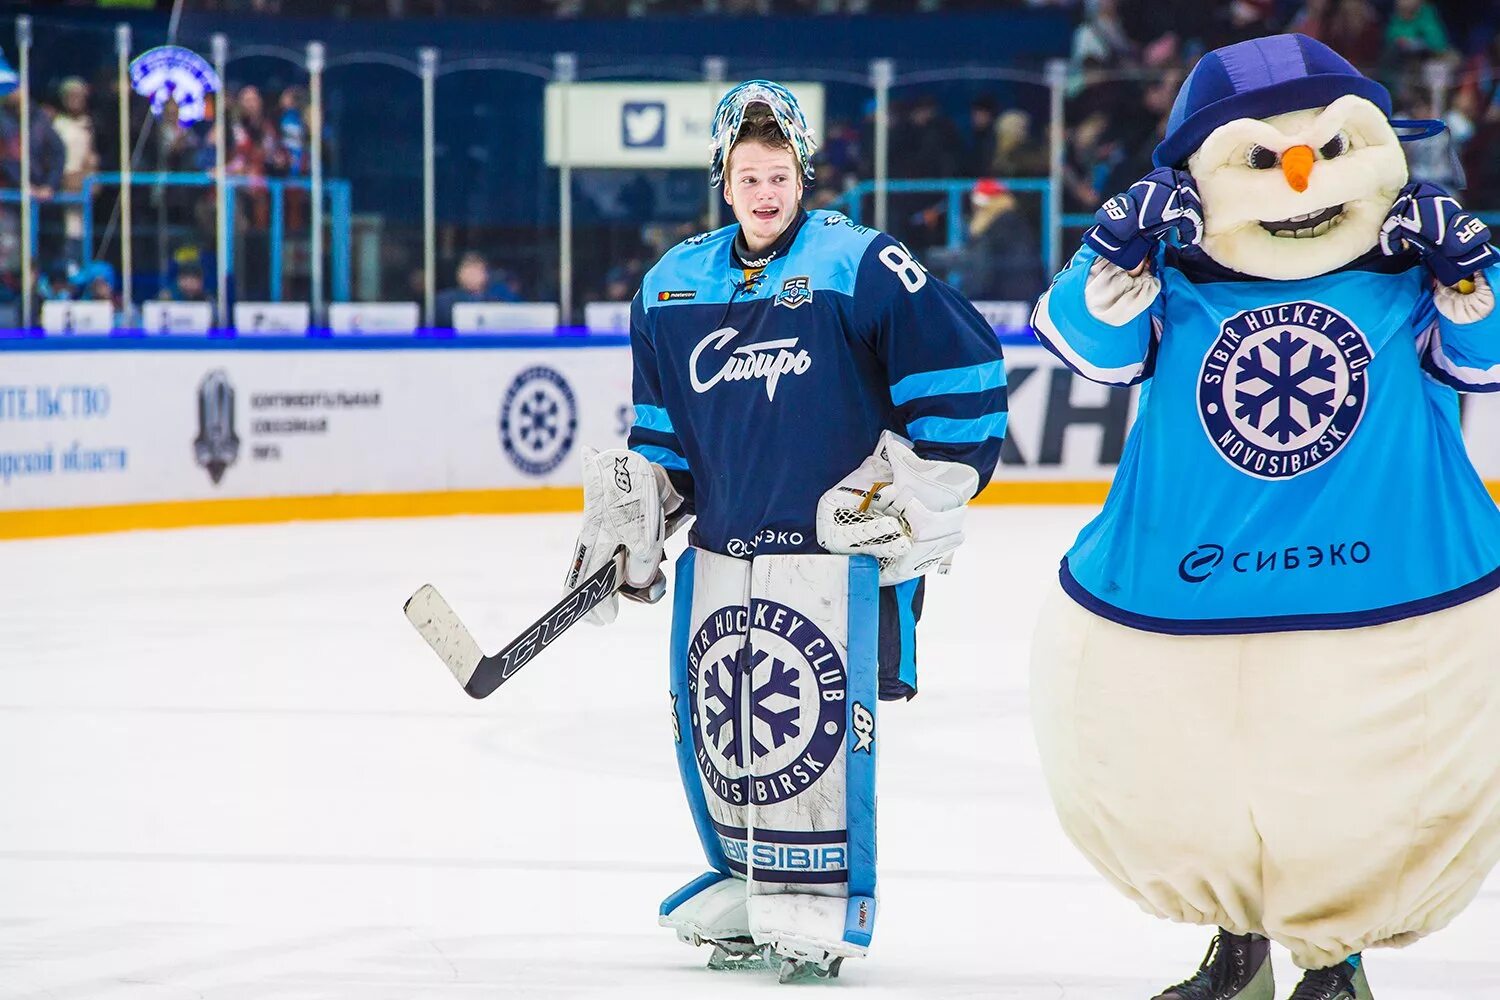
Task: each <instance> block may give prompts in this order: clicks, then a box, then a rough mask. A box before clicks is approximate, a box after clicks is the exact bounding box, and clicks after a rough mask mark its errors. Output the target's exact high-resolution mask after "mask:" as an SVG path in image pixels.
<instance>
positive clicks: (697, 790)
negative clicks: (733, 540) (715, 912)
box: [671, 547, 750, 877]
mask: <svg viewBox="0 0 1500 1000" xmlns="http://www.w3.org/2000/svg"><path fill="white" fill-rule="evenodd" d="M675 579H676V584H675V586H676V590H675V593H674V594H673V607H672V656H671V695H672V728H673V736H674V738H675V740H676V746H677V767H678V771H679V773H680V775H681V777H682V788H683V791H684V792H685V793H686V794H687V800H688V807H689V809H690V811H691V812H692V815H693V823H694V825H695V826H696V827H697V829H698V839H699V840H700V841H701V842H702V844H703V853H704V855H705V856H706V857H707V859H708V863H709V865H710V866H711V867H712V868H713V869H714V870H715V871H717V872H719V873H720V874H721V875H725V876H729V875H739V876H741V877H743V876H744V874H745V855H746V851H747V848H746V844H745V824H746V812H745V809H746V803H747V791H746V778H745V764H744V760H743V758H742V756H741V749H740V746H739V742H738V733H739V721H738V713H739V707H740V702H741V701H743V698H742V697H741V696H740V688H741V686H742V684H743V673H744V672H743V670H742V665H743V663H744V660H745V635H746V633H747V631H748V630H749V614H750V613H749V601H750V564H749V563H748V562H745V561H744V560H741V559H734V558H731V557H729V556H723V555H719V554H717V553H714V552H707V551H704V550H701V549H697V548H693V547H689V548H688V549H687V550H686V551H685V552H683V554H682V556H681V557H680V558H679V559H678V560H677V572H676V577H675Z"/></svg>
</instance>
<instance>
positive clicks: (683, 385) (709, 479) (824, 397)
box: [630, 211, 1006, 557]
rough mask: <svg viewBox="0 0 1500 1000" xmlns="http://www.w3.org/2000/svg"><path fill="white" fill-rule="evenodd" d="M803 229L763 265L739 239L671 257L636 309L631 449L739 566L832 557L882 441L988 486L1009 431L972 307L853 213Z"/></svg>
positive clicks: (996, 349)
mask: <svg viewBox="0 0 1500 1000" xmlns="http://www.w3.org/2000/svg"><path fill="white" fill-rule="evenodd" d="M792 226H793V228H792V230H791V231H789V233H788V234H787V235H786V236H784V237H783V240H782V241H779V242H778V246H777V247H776V248H773V251H778V252H775V253H774V256H772V259H771V260H770V261H769V262H768V263H766V264H765V266H764V267H758V268H749V269H747V268H746V267H745V266H744V265H745V263H746V262H745V261H743V260H741V259H740V257H739V256H738V255H737V254H736V253H735V251H734V241H735V237H736V236H737V234H738V232H739V227H738V226H729V227H726V228H724V229H720V230H717V231H715V232H712V233H705V234H703V235H701V236H695V237H693V238H692V239H689V240H687V241H685V242H683V243H681V244H679V245H678V246H676V247H673V248H672V249H671V250H669V251H668V252H667V253H666V254H665V255H663V257H662V259H661V260H660V261H659V262H658V263H657V265H656V266H655V267H654V268H652V269H651V271H650V272H649V273H648V274H647V275H646V278H645V280H644V282H643V283H642V286H641V290H640V292H639V293H637V295H636V298H635V301H634V303H633V304H632V308H631V329H630V341H631V353H632V355H633V359H634V364H635V375H634V396H635V404H636V405H635V426H634V427H633V428H632V430H631V432H630V447H631V448H632V449H634V450H635V451H637V452H639V453H641V454H642V455H644V456H646V457H647V458H649V459H650V460H651V461H653V462H656V463H658V464H660V465H662V466H664V467H665V468H666V469H667V470H668V472H669V474H671V476H672V478H673V481H674V482H675V483H676V484H677V486H678V489H679V490H680V491H681V492H682V493H683V494H684V496H685V497H686V498H687V500H688V502H689V503H690V504H691V505H692V509H693V511H694V513H696V514H697V518H698V520H697V525H696V527H695V529H694V543H695V544H697V545H699V546H702V547H704V548H707V549H710V550H712V551H715V552H722V553H727V554H729V555H733V556H740V557H747V556H749V555H750V554H751V553H752V552H755V551H760V552H763V553H765V552H775V553H784V552H817V551H820V550H819V548H818V544H817V535H816V532H815V531H814V516H815V514H816V510H817V503H818V498H819V497H820V496H822V495H823V493H824V492H825V491H826V490H827V489H829V488H830V487H831V486H833V485H834V484H835V483H836V482H838V481H839V480H840V479H842V478H843V477H844V476H846V475H848V474H849V473H850V472H851V471H853V470H854V469H855V467H856V466H858V465H859V463H860V462H861V461H863V460H864V458H865V457H866V456H868V455H869V454H870V453H871V452H872V451H874V448H875V443H876V441H877V439H878V438H879V437H880V433H881V431H883V430H886V429H890V430H893V431H895V432H897V433H899V434H902V435H904V436H905V437H907V438H910V439H911V440H912V441H913V442H914V443H915V446H916V451H917V453H918V454H919V455H921V456H923V457H925V458H935V459H943V460H946V461H957V462H966V463H968V464H970V465H972V466H973V467H974V468H975V469H976V470H977V471H978V472H979V478H980V485H981V487H983V485H984V484H985V483H987V482H988V481H989V478H990V474H991V473H992V472H993V471H994V468H995V463H996V462H997V461H998V459H999V455H1000V441H1001V438H1002V436H1003V435H1004V433H1005V421H1006V400H1005V365H1004V361H1003V360H1002V357H1001V352H1000V345H999V342H998V341H997V339H996V338H995V335H994V332H993V331H992V330H991V329H990V327H989V325H988V324H987V323H986V322H985V321H984V319H983V318H982V317H981V316H980V315H979V313H978V312H977V311H976V310H975V309H974V307H973V306H972V305H970V304H969V302H968V301H967V300H966V299H965V298H964V297H963V296H962V295H960V294H959V293H958V292H957V291H955V290H954V289H953V288H952V287H950V286H948V285H946V284H944V283H943V282H942V281H940V280H938V279H937V278H935V277H933V276H932V275H930V274H928V273H927V272H926V271H925V270H924V269H923V268H922V267H921V266H920V265H919V264H918V263H916V262H915V261H914V260H913V259H912V257H911V255H910V254H908V253H907V251H906V249H905V248H904V247H902V246H901V244H899V243H897V242H896V241H895V240H893V239H891V237H889V236H887V235H885V234H884V233H880V232H877V231H875V230H873V229H870V228H868V227H865V226H857V225H855V224H853V223H852V222H850V221H849V220H848V219H847V218H845V217H844V216H842V215H838V214H835V213H832V212H826V211H815V212H811V213H807V214H805V215H803V216H802V217H801V218H799V219H798V220H796V221H794V222H793V224H792ZM750 263H756V262H750Z"/></svg>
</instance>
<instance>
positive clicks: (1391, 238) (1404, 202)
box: [1380, 181, 1500, 287]
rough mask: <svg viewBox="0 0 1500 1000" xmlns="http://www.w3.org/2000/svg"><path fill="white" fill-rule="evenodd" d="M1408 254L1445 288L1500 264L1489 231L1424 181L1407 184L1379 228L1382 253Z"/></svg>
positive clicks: (1445, 194)
mask: <svg viewBox="0 0 1500 1000" xmlns="http://www.w3.org/2000/svg"><path fill="white" fill-rule="evenodd" d="M1407 251H1410V252H1413V253H1415V254H1417V255H1418V256H1419V257H1421V258H1422V262H1423V263H1425V264H1426V265H1427V269H1428V270H1429V271H1431V272H1432V276H1433V277H1434V278H1436V279H1437V280H1438V282H1439V283H1440V284H1442V285H1443V286H1444V287H1452V286H1454V285H1457V284H1458V283H1459V282H1460V281H1464V280H1466V279H1469V278H1473V277H1474V275H1475V273H1476V272H1478V271H1482V270H1484V269H1485V268H1487V267H1489V266H1491V265H1492V264H1495V263H1497V262H1500V254H1497V253H1496V251H1495V248H1494V247H1492V246H1490V227H1489V226H1486V225H1485V224H1484V222H1482V221H1481V220H1480V219H1479V218H1477V217H1476V216H1474V215H1471V214H1470V213H1468V212H1466V211H1464V208H1463V206H1462V205H1460V204H1459V203H1458V201H1457V199H1455V198H1454V197H1453V196H1452V195H1450V194H1448V192H1446V191H1444V190H1443V189H1442V188H1440V187H1438V186H1437V185H1436V184H1428V183H1426V182H1425V181H1422V182H1418V183H1413V184H1408V185H1406V187H1404V188H1402V189H1401V195H1400V197H1398V198H1397V199H1396V203H1395V204H1394V205H1392V206H1391V211H1390V213H1389V214H1388V215H1387V216H1386V219H1385V224H1384V225H1382V226H1381V227H1380V252H1381V253H1383V254H1385V255H1386V256H1388V257H1394V256H1396V255H1398V254H1401V253H1405V252H1407Z"/></svg>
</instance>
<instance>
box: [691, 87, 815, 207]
mask: <svg viewBox="0 0 1500 1000" xmlns="http://www.w3.org/2000/svg"><path fill="white" fill-rule="evenodd" d="M757 104H759V105H764V106H765V107H766V108H767V109H768V110H769V111H770V112H771V116H772V117H773V118H775V119H776V126H777V127H778V128H780V129H781V134H782V135H784V136H786V138H787V141H788V142H790V143H791V144H792V155H793V156H795V157H796V158H797V163H798V165H800V166H801V167H802V174H803V176H804V177H806V178H807V179H808V180H812V177H813V165H812V157H813V153H814V152H816V151H817V148H818V144H817V142H816V141H815V140H814V139H813V132H812V129H811V128H809V127H808V124H807V118H806V117H804V116H803V114H802V108H801V107H800V106H799V105H798V104H797V98H795V97H793V96H792V92H791V91H790V90H787V89H786V88H785V87H783V86H782V85H781V84H779V83H772V82H771V81H770V80H748V81H746V82H745V83H742V84H740V85H739V86H737V87H734V88H732V89H731V90H730V91H729V93H727V94H725V95H724V97H723V99H722V100H720V101H719V106H718V108H717V109H715V111H714V125H713V139H712V142H711V144H710V147H709V148H710V150H711V162H710V164H709V171H710V173H709V183H710V184H718V183H719V182H720V181H722V180H723V179H724V165H725V162H726V161H727V160H728V158H729V148H730V147H731V146H733V145H734V140H735V138H736V137H737V136H739V134H740V126H741V125H743V124H744V123H745V115H746V114H747V113H748V112H749V110H750V108H751V107H752V106H754V105H757Z"/></svg>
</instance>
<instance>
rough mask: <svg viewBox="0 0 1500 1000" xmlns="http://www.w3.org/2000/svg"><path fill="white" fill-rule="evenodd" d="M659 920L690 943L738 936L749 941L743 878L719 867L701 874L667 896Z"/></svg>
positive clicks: (721, 940)
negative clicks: (724, 872)
mask: <svg viewBox="0 0 1500 1000" xmlns="http://www.w3.org/2000/svg"><path fill="white" fill-rule="evenodd" d="M657 923H659V924H661V926H663V927H670V928H672V929H673V930H675V931H676V932H677V936H678V938H680V939H681V940H683V941H685V942H687V943H688V944H691V945H699V944H703V943H705V942H710V941H712V942H715V943H722V942H732V941H734V940H736V939H738V940H740V941H743V942H745V943H746V944H747V945H748V944H749V942H750V923H749V916H748V915H747V914H746V911H745V883H744V880H742V879H738V878H735V877H733V876H731V875H725V874H723V873H722V872H716V871H715V872H708V873H707V874H704V875H700V876H698V877H697V878H695V879H693V881H691V882H689V883H688V884H687V885H685V886H683V887H682V888H681V889H679V890H677V891H676V892H674V893H673V894H672V895H670V896H668V897H667V899H666V901H665V902H663V903H662V904H661V915H660V916H659V917H658V918H657Z"/></svg>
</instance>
